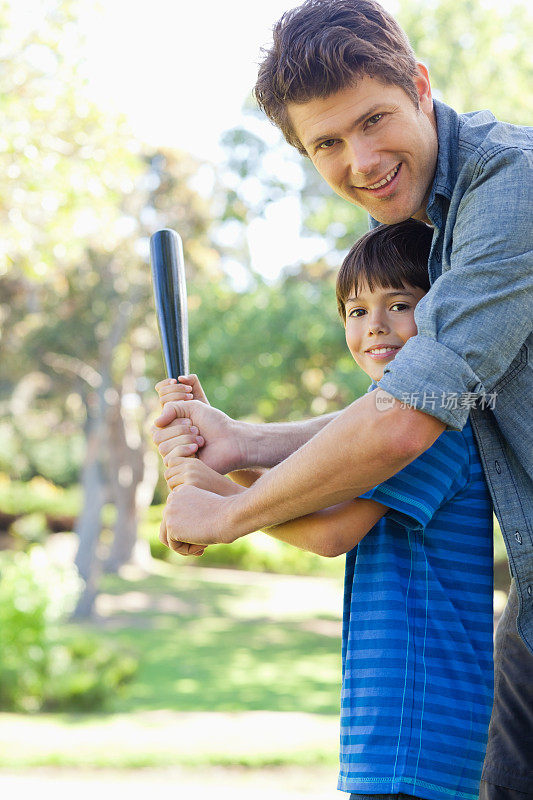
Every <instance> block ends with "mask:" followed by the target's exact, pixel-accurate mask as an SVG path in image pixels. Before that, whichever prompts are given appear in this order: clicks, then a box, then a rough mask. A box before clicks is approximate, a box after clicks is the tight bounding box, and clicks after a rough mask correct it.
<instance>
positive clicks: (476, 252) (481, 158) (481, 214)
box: [380, 101, 533, 652]
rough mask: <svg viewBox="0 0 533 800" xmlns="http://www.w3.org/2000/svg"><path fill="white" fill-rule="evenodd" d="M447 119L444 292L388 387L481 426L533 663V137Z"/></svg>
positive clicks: (432, 297) (429, 303)
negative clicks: (532, 412) (532, 362)
mask: <svg viewBox="0 0 533 800" xmlns="http://www.w3.org/2000/svg"><path fill="white" fill-rule="evenodd" d="M435 115H436V119H437V131H438V141H439V152H438V159H437V168H436V172H435V177H434V180H433V186H432V190H431V194H430V196H429V200H428V205H427V209H426V213H427V216H428V218H429V220H430V221H431V224H432V225H433V226H434V235H433V242H432V246H431V252H430V256H429V263H428V269H429V276H430V280H431V284H432V286H431V289H430V291H429V292H428V293H427V295H425V297H423V298H422V300H421V301H420V302H419V304H418V306H417V308H416V312H415V319H416V323H417V326H418V335H417V336H414V337H413V338H411V339H409V341H408V342H407V343H406V344H405V345H404V347H403V348H402V350H401V351H400V353H398V355H397V356H396V358H395V359H394V360H393V361H392V362H391V363H390V364H389V365H388V366H387V367H386V368H385V372H384V376H383V378H382V379H381V381H380V387H381V388H382V389H384V390H386V391H387V392H389V393H390V394H392V395H394V397H396V398H397V399H399V400H402V401H404V402H405V401H407V402H408V403H409V404H410V405H412V406H414V407H416V408H418V409H420V410H421V411H424V412H426V413H429V414H432V415H433V416H436V417H438V418H439V419H440V420H442V422H444V423H445V424H446V425H447V426H448V427H449V428H451V429H455V430H461V429H462V427H463V426H464V424H465V422H466V420H467V418H468V416H469V414H470V419H471V422H472V427H473V429H474V433H475V436H476V440H477V444H478V447H479V451H480V455H481V459H482V462H483V466H484V470H485V476H486V479H487V483H488V486H489V489H490V492H491V495H492V500H493V503H494V509H495V512H496V516H497V518H498V521H499V523H500V527H501V530H502V534H503V537H504V540H505V544H506V547H507V553H508V556H509V564H510V569H511V573H512V575H513V576H514V578H515V580H516V586H517V591H518V596H519V613H518V618H517V628H518V632H519V633H520V635H521V637H522V639H523V640H524V642H525V643H526V645H527V646H528V648H529V649H530V650H531V651H532V652H533V527H532V526H533V420H532V418H531V401H532V398H533V369H532V364H531V352H532V349H533V347H532V346H533V334H532V330H533V258H532V251H533V246H532V245H533V225H532V219H531V216H532V215H531V211H532V206H533V203H532V185H533V169H532V167H533V152H532V147H533V135H532V129H531V128H523V127H517V126H514V125H509V124H507V123H504V122H499V121H498V120H496V119H495V118H494V116H493V115H492V114H491V113H490V112H488V111H480V112H475V113H470V114H457V113H456V112H455V111H454V110H453V109H451V108H449V107H448V106H447V105H445V104H444V103H441V102H438V101H435ZM474 405H475V407H474Z"/></svg>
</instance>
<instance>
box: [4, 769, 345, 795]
mask: <svg viewBox="0 0 533 800" xmlns="http://www.w3.org/2000/svg"><path fill="white" fill-rule="evenodd" d="M335 784H336V770H335V769H331V768H329V767H328V768H326V767H313V768H311V769H304V768H294V767H280V768H279V769H274V768H270V769H261V770H248V769H237V768H231V769H230V768H221V767H207V768H206V767H199V768H197V769H190V768H187V769H185V768H171V769H164V770H163V769H146V770H135V771H134V772H130V771H127V770H121V771H113V770H98V771H95V770H84V769H76V770H72V769H68V770H67V769H54V768H47V769H33V770H25V771H24V772H22V771H20V772H19V771H9V772H8V771H0V790H1V792H2V795H3V797H12V798H17V800H26V798H28V800H30V798H31V800H33V798H35V797H44V798H48V797H52V796H53V798H54V800H72V798H76V800H95V799H96V798H97V800H116V798H117V797H127V798H128V800H146V798H147V797H150V796H151V795H152V796H157V797H159V798H161V797H172V798H173V799H174V800H342V799H343V798H344V800H346V798H347V797H348V795H346V794H345V793H344V792H337V791H336V789H335Z"/></svg>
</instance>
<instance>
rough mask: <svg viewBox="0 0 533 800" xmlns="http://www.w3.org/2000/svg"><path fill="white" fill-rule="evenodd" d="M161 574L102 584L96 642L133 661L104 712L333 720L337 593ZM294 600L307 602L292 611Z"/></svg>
mask: <svg viewBox="0 0 533 800" xmlns="http://www.w3.org/2000/svg"><path fill="white" fill-rule="evenodd" d="M161 566H162V565H160V566H159V567H158V568H159V570H160V571H161V572H163V573H166V574H159V575H150V576H146V577H141V578H138V579H137V580H135V581H127V580H125V579H121V578H117V577H115V576H113V577H111V576H109V577H107V578H106V579H105V581H104V587H103V596H102V597H101V598H100V601H99V610H100V613H102V611H103V612H104V614H105V616H103V618H102V621H101V623H100V624H99V625H98V630H99V632H100V635H101V636H103V637H104V638H111V639H113V641H115V642H120V643H121V644H122V645H123V646H124V647H125V648H127V649H128V650H131V651H132V652H135V653H137V654H138V656H139V657H140V669H139V672H138V674H137V676H136V678H135V680H134V682H133V683H132V684H130V686H129V687H128V690H127V693H125V694H124V695H123V696H122V697H117V698H116V699H115V700H114V702H113V705H112V709H111V710H113V711H114V712H119V713H121V712H126V711H147V710H155V709H162V708H164V709H171V710H175V711H251V710H254V711H257V710H265V709H268V710H270V711H300V712H309V713H321V714H336V713H337V711H338V703H339V679H340V641H339V634H340V627H339V620H340V613H341V602H342V591H341V586H340V584H338V583H337V582H333V581H327V580H320V579H313V578H307V579H306V578H286V577H285V578H278V579H275V578H273V577H272V576H265V575H260V574H254V573H234V572H232V571H230V570H214V569H202V568H200V569H198V568H191V567H184V566H182V565H175V564H174V565H170V564H169V565H164V567H163V569H161ZM232 577H233V582H232ZM237 579H238V580H237ZM315 591H316V592H318V593H319V594H320V593H321V592H322V593H323V594H324V593H327V595H328V600H329V602H330V606H331V607H332V608H331V610H332V612H333V613H324V603H323V602H321V601H320V597H318V598H315V600H314V601H313V600H312V599H311V598H312V595H313V592H315ZM299 592H305V595H306V596H307V597H308V598H309V602H308V603H307V604H306V605H305V607H302V602H301V601H300V603H297V607H296V611H295V610H294V601H297V598H298V593H299ZM335 595H336V599H337V601H338V602H337V604H336V610H337V613H336V614H335V613H334V611H335V605H334V603H335ZM291 605H292V606H293V607H292V608H291ZM321 606H322V614H320V609H321ZM298 607H299V608H298ZM317 610H318V614H319V616H318V618H317V616H316V612H317ZM91 627H94V626H91Z"/></svg>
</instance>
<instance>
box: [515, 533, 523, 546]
mask: <svg viewBox="0 0 533 800" xmlns="http://www.w3.org/2000/svg"><path fill="white" fill-rule="evenodd" d="M514 538H515V539H516V541H517V542H518V544H522V534H521V533H520V531H517V532H516V533H515V535H514Z"/></svg>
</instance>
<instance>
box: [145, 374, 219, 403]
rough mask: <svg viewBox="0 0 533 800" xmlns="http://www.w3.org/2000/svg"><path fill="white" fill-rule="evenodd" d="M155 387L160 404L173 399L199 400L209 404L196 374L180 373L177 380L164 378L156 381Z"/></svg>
mask: <svg viewBox="0 0 533 800" xmlns="http://www.w3.org/2000/svg"><path fill="white" fill-rule="evenodd" d="M155 389H156V392H157V394H158V395H159V401H160V403H161V406H164V405H165V403H169V402H171V401H173V400H200V401H201V402H202V403H207V405H209V401H208V399H207V397H206V395H205V392H204V390H203V389H202V384H201V383H200V381H199V380H198V375H180V376H179V378H178V380H176V379H175V378H165V380H164V381H159V383H156V385H155Z"/></svg>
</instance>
